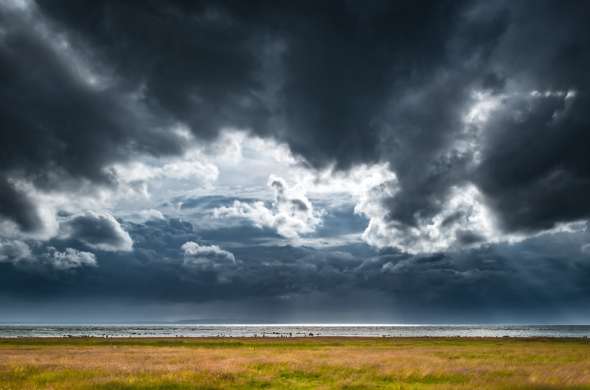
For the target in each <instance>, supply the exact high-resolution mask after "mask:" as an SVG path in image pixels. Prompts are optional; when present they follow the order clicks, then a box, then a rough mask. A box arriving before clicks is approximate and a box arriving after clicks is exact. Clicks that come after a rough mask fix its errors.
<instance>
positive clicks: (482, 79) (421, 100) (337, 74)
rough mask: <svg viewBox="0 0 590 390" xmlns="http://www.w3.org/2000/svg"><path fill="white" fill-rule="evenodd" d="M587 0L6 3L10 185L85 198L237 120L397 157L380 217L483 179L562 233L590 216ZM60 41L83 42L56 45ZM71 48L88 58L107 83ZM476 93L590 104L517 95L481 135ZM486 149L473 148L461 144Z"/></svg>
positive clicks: (336, 152)
mask: <svg viewBox="0 0 590 390" xmlns="http://www.w3.org/2000/svg"><path fill="white" fill-rule="evenodd" d="M587 8H588V6H587V5H586V4H585V3H584V2H582V1H563V2H551V1H540V2H535V3H534V4H533V3H532V2H519V3H513V2H502V1H498V2H494V3H489V2H478V1H437V2H430V1H425V2H407V3H400V2H372V3H371V4H370V5H367V4H360V3H355V2H322V3H321V4H317V2H306V1H304V2H297V3H289V2H265V1H257V2H247V3H245V2H233V1H213V2H181V1H169V2H156V1H148V2H135V1H131V2H119V1H107V0H105V1H94V2H91V3H89V4H88V3H81V2H79V1H71V0H61V1H39V2H38V8H37V6H35V5H33V6H31V7H29V10H28V11H14V10H11V8H10V6H6V7H2V11H1V14H0V17H1V18H2V20H3V27H2V34H1V35H0V37H1V38H0V56H1V57H0V61H1V62H0V67H1V73H0V74H1V77H2V80H1V81H2V88H1V89H0V99H1V100H0V102H1V103H2V104H1V106H2V108H1V110H2V111H0V120H1V121H2V123H1V126H2V133H1V135H0V137H1V138H0V142H1V144H2V145H3V153H2V155H1V157H0V174H1V175H2V177H3V180H4V182H6V180H7V178H12V179H14V178H17V179H18V178H25V179H26V180H28V181H32V182H33V183H34V184H35V186H37V187H39V188H41V189H52V188H55V187H58V186H61V187H63V186H66V185H69V186H70V187H73V186H72V183H71V181H70V179H74V180H79V179H84V180H90V181H92V182H96V183H102V184H113V183H114V182H116V178H115V177H114V176H113V174H112V173H110V172H109V170H108V167H110V166H111V165H112V164H113V163H114V162H117V161H122V160H126V159H128V158H130V156H133V155H134V154H136V153H149V154H153V155H157V156H158V155H163V154H173V153H180V152H181V151H182V150H183V146H184V145H183V142H182V140H181V139H180V138H179V137H178V136H177V135H175V134H176V133H173V132H172V131H171V130H170V129H171V126H172V125H174V124H177V123H184V124H186V125H188V126H189V127H190V130H191V131H192V132H193V133H194V134H195V135H196V136H197V138H198V139H201V140H209V139H212V138H214V137H215V136H216V135H217V134H218V132H219V130H220V129H221V128H222V127H238V128H248V129H250V130H251V131H252V132H255V133H257V134H259V135H263V136H272V137H275V138H277V139H279V140H281V141H284V142H286V143H288V144H289V146H290V147H291V149H292V150H293V151H294V152H295V153H297V154H299V155H301V156H303V157H304V158H305V160H306V161H307V162H308V163H309V164H310V165H311V166H314V167H325V166H327V165H330V164H335V165H336V167H337V168H342V169H345V168H349V167H351V166H354V165H355V164H358V163H363V162H369V163H371V162H383V161H387V162H389V163H390V166H391V168H392V170H394V171H395V173H396V174H397V177H398V180H399V188H400V190H399V191H398V192H396V194H395V195H394V196H390V197H387V198H386V199H385V200H384V202H383V203H384V205H385V206H386V213H387V216H386V219H387V220H388V221H390V222H395V223H396V224H398V226H401V227H403V229H412V228H413V227H415V226H416V225H418V224H420V223H423V221H428V219H429V218H432V217H433V216H434V215H436V214H437V213H438V212H440V211H441V208H442V207H443V205H444V200H445V198H447V197H448V195H449V192H450V191H451V189H452V188H453V187H454V186H461V185H464V184H465V183H469V182H471V183H475V184H476V185H477V186H478V188H479V189H480V190H481V191H482V192H483V193H484V195H485V196H486V199H487V201H488V202H489V205H490V206H491V207H492V208H493V210H495V211H496V212H497V214H498V217H499V219H500V221H501V222H502V223H503V227H504V229H505V230H508V231H514V230H524V231H536V230H539V229H546V228H550V227H552V226H553V225H554V224H555V223H557V222H567V221H572V220H578V219H581V218H585V217H587V216H588V215H589V213H590V212H589V209H588V206H587V202H584V201H583V199H585V198H586V197H588V196H590V192H589V191H590V187H589V184H588V180H589V169H588V164H589V159H588V158H587V157H586V156H585V154H584V150H583V148H584V145H587V144H588V135H587V131H585V129H587V127H588V123H589V117H588V110H587V109H585V108H586V106H587V102H588V100H587V98H586V94H587V93H588V92H587V91H588V87H589V86H590V82H589V76H588V72H586V71H585V69H586V68H587V67H588V65H589V64H590V57H589V56H590V54H588V53H590V41H589V40H590V38H589V37H590V33H589V31H588V24H587V22H586V20H585V17H584V15H585V12H583V11H584V10H586V9H587ZM60 34H62V35H60ZM60 36H66V37H68V38H69V41H70V46H71V47H72V48H74V49H75V50H72V51H67V50H65V49H64V48H63V47H62V46H63V45H62V46H60V43H59V42H60ZM539 37H543V39H539ZM72 53H74V54H72ZM76 53H77V54H76ZM76 56H77V57H79V58H78V60H80V58H81V59H83V60H85V61H87V62H89V63H91V64H93V65H94V67H93V71H94V73H96V75H97V80H96V81H95V82H94V83H90V84H89V83H88V80H86V79H87V78H88V77H87V76H85V75H84V72H82V73H80V69H82V68H84V66H81V65H79V64H78V63H77V62H76V61H75V58H74V57H76ZM73 58H74V59H73ZM33 63H36V64H39V66H35V67H34V68H33V67H32V65H31V64H33ZM91 68H92V67H91ZM475 90H479V91H486V93H488V94H491V95H492V96H501V95H502V94H506V95H511V94H512V95H514V94H524V95H526V94H528V93H530V92H531V91H533V90H539V91H546V90H549V91H568V90H576V91H577V95H576V98H575V99H574V101H573V103H572V104H571V107H569V108H567V109H562V108H563V107H560V105H564V104H565V102H564V101H563V99H561V100H562V101H559V99H546V101H545V102H544V103H538V102H532V101H531V99H532V97H531V98H522V99H520V100H522V103H519V102H518V101H519V99H508V100H507V101H506V106H505V107H504V108H505V110H504V108H503V110H504V112H508V113H510V112H519V114H518V115H516V116H514V115H508V114H502V110H501V112H500V114H498V115H496V113H493V114H492V115H490V118H489V120H488V122H486V123H485V124H482V125H481V126H480V127H481V129H479V130H481V131H480V132H481V133H482V134H483V136H481V137H479V138H477V135H476V134H475V133H476V132H477V131H476V130H477V129H469V128H468V129H467V130H466V124H465V123H464V116H465V113H466V112H467V111H468V109H469V107H470V105H472V104H473V102H474V100H473V92H474V91H475ZM519 104H525V105H526V104H530V105H531V108H530V109H529V110H528V111H526V110H525V111H524V112H522V110H521V109H519V108H518V107H517V106H518V105H519ZM557 111H560V112H562V115H561V117H560V118H559V120H553V119H552V118H553V117H554V114H556V112H557ZM552 130H555V131H552ZM476 138H477V142H480V143H482V145H480V148H479V150H477V151H476V150H473V149H469V148H467V149H465V148H462V147H461V146H460V145H461V144H462V142H463V144H464V143H469V142H470V141H473V140H474V139H476ZM528 145H533V146H534V147H533V148H529V147H527V146H528ZM523 149H526V150H523ZM478 153H479V154H478ZM510 161H515V162H514V163H511V162H510ZM480 162H481V166H480ZM513 166H514V168H515V169H512V167H513ZM547 189H549V190H547ZM541 193H544V194H543V195H541ZM6 194H8V195H6V196H7V197H9V198H11V199H12V198H14V197H12V196H11V195H10V191H7V192H6ZM528 200H530V201H528ZM15 206H16V208H17V209H23V208H24V207H22V205H20V206H19V204H18V203H15ZM294 206H302V205H294ZM514 209H516V210H517V211H516V212H514V213H513V212H512V210H514ZM0 213H1V214H2V215H3V217H5V218H8V219H9V220H12V221H14V222H15V223H17V224H18V225H19V226H20V227H21V228H22V229H23V230H31V229H33V226H34V225H35V224H36V223H38V221H36V220H35V218H34V215H35V214H34V212H32V213H31V214H27V213H25V212H23V211H10V212H8V211H6V210H5V207H4V208H2V209H0ZM461 240H463V241H467V242H473V241H474V240H476V237H475V236H474V235H471V236H469V234H467V235H463V236H462V237H459V241H461Z"/></svg>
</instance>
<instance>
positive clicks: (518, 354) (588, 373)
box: [0, 338, 590, 390]
mask: <svg viewBox="0 0 590 390" xmlns="http://www.w3.org/2000/svg"><path fill="white" fill-rule="evenodd" d="M0 389H1V390H7V389H19V390H20V389H145V390H148V389H150V390H151V389H590V342H589V341H588V340H585V339H507V338H502V339H480V338H417V339H409V338H288V339H284V338H278V339H271V338H247V339H236V338H202V339H190V338H169V339H139V338H133V339H129V338H126V339H100V338H60V339H1V340H0Z"/></svg>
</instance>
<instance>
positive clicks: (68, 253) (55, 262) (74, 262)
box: [44, 247, 97, 271]
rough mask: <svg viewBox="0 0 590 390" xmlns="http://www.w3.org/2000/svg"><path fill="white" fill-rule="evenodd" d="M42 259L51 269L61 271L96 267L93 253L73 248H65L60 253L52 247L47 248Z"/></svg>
mask: <svg viewBox="0 0 590 390" xmlns="http://www.w3.org/2000/svg"><path fill="white" fill-rule="evenodd" d="M44 258H45V259H46V261H47V262H48V263H49V264H50V265H51V266H52V267H54V268H55V269H58V270H62V271H65V270H71V269H75V268H80V267H96V265H97V264H96V256H95V255H94V254H93V253H91V252H85V251H79V250H77V249H74V248H66V249H65V250H64V251H63V252H60V251H58V250H57V249H55V248H54V247H49V248H47V253H46V254H45V255H44Z"/></svg>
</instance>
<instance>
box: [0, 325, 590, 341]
mask: <svg viewBox="0 0 590 390" xmlns="http://www.w3.org/2000/svg"><path fill="white" fill-rule="evenodd" d="M326 336H333V337H337V336H340V337H517V338H530V337H568V338H588V337H590V325H406V324H404V325H399V324H361V325H358V324H100V325H88V324H87V325H71V324H70V325H68V324H60V325H51V324H35V325H31V324H0V338H18V337H103V338H105V337H326Z"/></svg>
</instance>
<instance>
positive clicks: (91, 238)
mask: <svg viewBox="0 0 590 390" xmlns="http://www.w3.org/2000/svg"><path fill="white" fill-rule="evenodd" d="M60 229H61V235H62V237H63V238H67V239H73V240H78V241H80V242H82V243H84V244H85V245H87V246H88V247H90V248H93V249H97V250H102V251H130V250H132V248H133V240H132V239H131V237H130V236H129V233H127V232H126V231H125V230H124V229H123V227H122V226H121V225H120V223H119V221H117V220H116V219H115V218H114V217H113V216H112V215H110V214H108V213H96V212H92V211H87V212H86V213H83V214H78V215H74V216H72V217H70V218H68V219H67V220H66V221H65V222H63V223H62V225H61V227H60Z"/></svg>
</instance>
